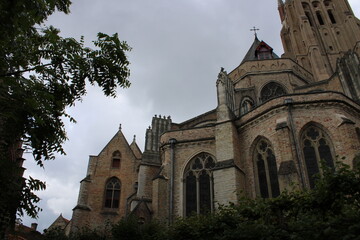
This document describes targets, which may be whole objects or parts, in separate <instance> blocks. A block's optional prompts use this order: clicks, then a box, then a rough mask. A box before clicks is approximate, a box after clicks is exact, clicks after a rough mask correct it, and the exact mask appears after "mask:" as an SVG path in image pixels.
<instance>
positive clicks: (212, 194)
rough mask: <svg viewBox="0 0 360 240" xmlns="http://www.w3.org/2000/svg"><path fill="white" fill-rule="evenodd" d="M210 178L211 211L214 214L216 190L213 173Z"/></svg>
mask: <svg viewBox="0 0 360 240" xmlns="http://www.w3.org/2000/svg"><path fill="white" fill-rule="evenodd" d="M209 178H210V209H211V212H214V189H213V187H212V186H214V185H213V175H212V174H211V173H209Z"/></svg>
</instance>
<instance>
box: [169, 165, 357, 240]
mask: <svg viewBox="0 0 360 240" xmlns="http://www.w3.org/2000/svg"><path fill="white" fill-rule="evenodd" d="M170 233H171V234H170V235H169V238H168V239H174V240H185V239H187V240H189V239H207V240H210V239H216V240H220V239H221V240H225V239H226V240H233V239H234V240H235V239H299V240H300V239H360V238H359V237H358V236H359V234H360V170H359V168H355V169H353V170H351V169H350V168H349V167H348V166H346V165H344V164H341V163H338V166H337V168H336V170H335V171H334V170H332V169H329V168H324V169H323V176H322V177H321V178H319V179H318V181H317V183H316V187H315V188H314V189H313V190H303V191H292V192H283V193H282V194H281V195H280V196H279V197H277V198H274V199H255V200H251V199H246V198H243V199H241V200H240V201H239V203H238V204H232V205H229V206H223V207H221V208H220V209H219V211H218V212H217V213H216V214H213V215H209V216H193V217H190V218H187V219H182V220H179V221H178V222H177V223H176V224H174V226H172V227H171V231H170Z"/></svg>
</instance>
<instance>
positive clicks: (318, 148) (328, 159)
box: [301, 126, 335, 188]
mask: <svg viewBox="0 0 360 240" xmlns="http://www.w3.org/2000/svg"><path fill="white" fill-rule="evenodd" d="M301 142H302V145H303V154H304V160H305V166H306V171H307V175H308V180H309V184H310V188H313V187H314V186H315V180H316V175H317V174H319V173H321V170H320V166H321V161H324V162H325V164H326V165H327V166H328V167H331V168H334V167H335V166H334V161H333V157H332V153H331V148H330V139H329V138H328V137H327V135H326V134H325V133H324V132H323V131H322V130H321V129H320V128H318V127H315V126H309V127H307V128H306V129H305V131H304V132H303V134H302V137H301Z"/></svg>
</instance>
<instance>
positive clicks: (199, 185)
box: [184, 153, 215, 216]
mask: <svg viewBox="0 0 360 240" xmlns="http://www.w3.org/2000/svg"><path fill="white" fill-rule="evenodd" d="M214 167H215V161H214V159H213V157H212V156H210V155H209V154H206V153H201V154H199V155H197V156H196V157H194V158H193V159H192V160H191V161H190V162H189V164H188V165H187V167H186V169H185V173H184V187H185V191H184V193H185V214H186V216H190V215H191V214H193V213H196V214H204V213H207V212H212V211H213V205H214V203H213V201H214V200H213V199H214V191H213V188H214V183H213V175H212V169H213V168H214Z"/></svg>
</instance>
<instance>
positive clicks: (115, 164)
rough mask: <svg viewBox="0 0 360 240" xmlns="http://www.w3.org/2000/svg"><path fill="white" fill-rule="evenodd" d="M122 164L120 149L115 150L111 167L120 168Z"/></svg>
mask: <svg viewBox="0 0 360 240" xmlns="http://www.w3.org/2000/svg"><path fill="white" fill-rule="evenodd" d="M120 165H121V153H120V152H119V151H115V152H114V153H113V155H112V161H111V167H112V168H120Z"/></svg>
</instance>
